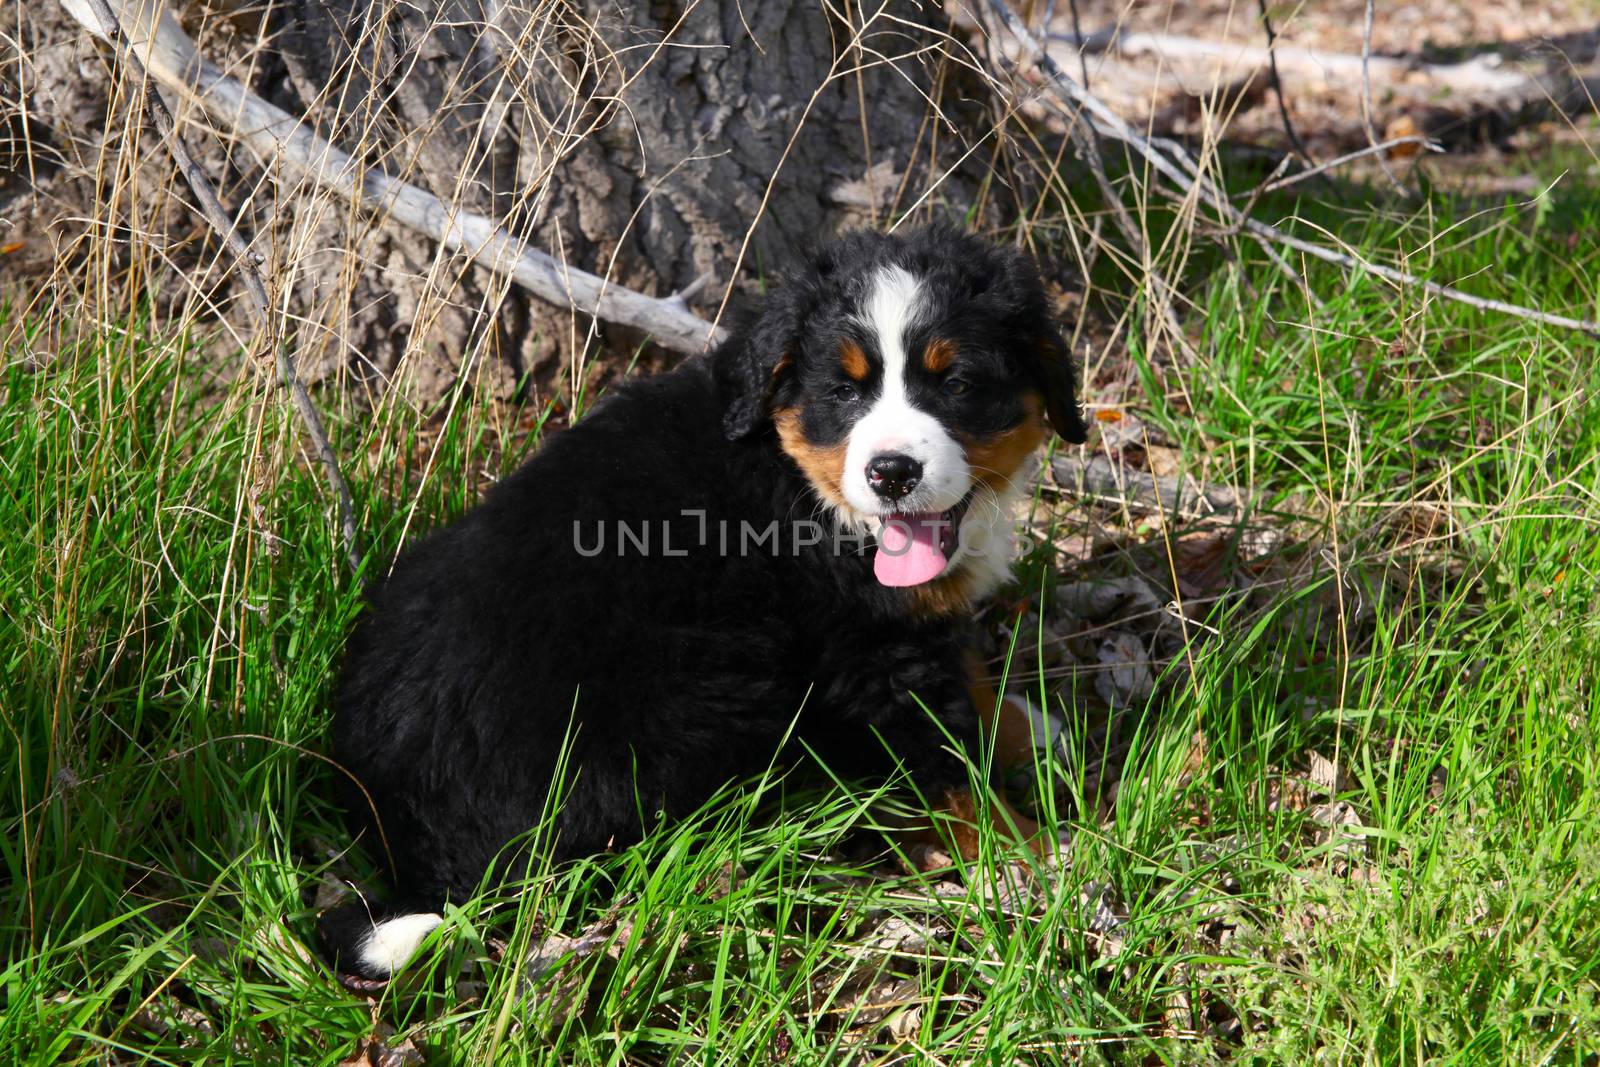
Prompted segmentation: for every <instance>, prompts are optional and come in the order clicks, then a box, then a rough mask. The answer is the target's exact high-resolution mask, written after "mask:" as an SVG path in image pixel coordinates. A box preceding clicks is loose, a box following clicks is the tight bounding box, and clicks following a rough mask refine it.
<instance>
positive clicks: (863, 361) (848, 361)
mask: <svg viewBox="0 0 1600 1067" xmlns="http://www.w3.org/2000/svg"><path fill="white" fill-rule="evenodd" d="M839 366H841V367H843V368H844V372H845V373H846V374H848V375H850V377H852V378H854V379H855V380H856V381H858V382H864V381H866V380H867V375H868V374H869V373H871V371H872V365H871V364H870V363H868V362H867V354H866V353H865V352H863V351H862V350H861V346H860V345H858V344H856V343H855V342H854V341H846V342H844V343H843V344H841V345H840V346H839Z"/></svg>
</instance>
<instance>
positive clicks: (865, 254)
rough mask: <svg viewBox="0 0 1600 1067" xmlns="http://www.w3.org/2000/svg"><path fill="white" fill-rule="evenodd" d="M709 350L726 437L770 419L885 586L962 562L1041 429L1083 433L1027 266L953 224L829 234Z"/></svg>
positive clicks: (1057, 342)
mask: <svg viewBox="0 0 1600 1067" xmlns="http://www.w3.org/2000/svg"><path fill="white" fill-rule="evenodd" d="M717 358H718V371H719V376H720V377H721V378H722V380H723V382H724V389H725V393H726V394H727V396H728V408H727V411H726V414H725V422H724V425H725V428H726V430H727V432H728V434H729V436H730V437H740V436H744V435H747V434H749V433H751V432H753V431H755V430H756V429H758V428H759V427H760V426H761V425H763V424H764V423H765V421H766V420H769V419H770V420H771V422H772V424H773V425H774V426H775V427H776V430H777V433H778V437H779V440H780V442H781V444H782V446H783V449H784V451H785V452H787V453H788V454H789V456H790V457H791V458H792V459H793V460H794V462H795V463H796V464H797V465H798V466H799V468H800V469H801V471H803V472H804V474H805V476H806V477H807V479H808V480H809V481H810V482H811V484H812V486H813V487H814V488H815V490H816V492H817V494H818V495H819V496H820V497H821V498H822V500H823V501H825V502H826V503H827V504H829V505H831V506H832V507H833V508H834V509H835V510H836V511H837V512H838V514H839V515H840V517H841V518H842V519H843V520H844V521H845V522H847V523H850V524H854V525H857V526H867V527H870V528H872V529H874V530H876V531H877V532H878V554H877V560H876V563H875V570H876V573H877V575H878V578H879V580H880V581H882V582H883V583H884V584H886V585H920V584H922V583H925V582H929V581H932V580H933V579H935V578H939V577H941V576H948V575H949V574H950V573H951V572H952V571H954V570H957V569H959V568H960V567H961V566H962V565H963V561H964V560H965V559H966V558H968V557H970V556H973V555H975V554H976V553H975V552H974V551H972V550H971V549H972V546H970V545H968V541H969V538H968V534H969V532H976V531H977V530H978V528H979V527H980V526H982V527H985V528H987V526H989V525H994V524H995V523H996V522H997V521H998V522H1002V523H1005V522H1008V521H1009V519H1008V517H1005V516H1003V515H1002V512H1003V509H1004V504H1005V500H1006V497H1007V496H1008V495H1009V493H1010V491H1011V490H1013V489H1014V488H1020V483H1021V481H1022V476H1023V474H1024V470H1023V468H1024V464H1025V462H1026V460H1027V458H1028V456H1029V454H1030V453H1032V451H1033V450H1034V449H1035V448H1036V447H1037V446H1038V445H1039V444H1040V443H1041V442H1042V441H1043V440H1044V439H1045V437H1046V435H1047V433H1048V430H1049V428H1054V430H1055V431H1056V432H1057V433H1059V434H1060V435H1061V436H1062V437H1064V438H1066V439H1067V440H1069V441H1082V440H1083V439H1084V436H1085V428H1084V425H1083V422H1082V420H1081V418H1080V417H1079V414H1078V406H1077V397H1076V394H1075V391H1074V385H1073V378H1074V372H1073V368H1072V364H1071V361H1070V359H1069V356H1068V353H1067V351H1066V348H1065V346H1064V344H1063V343H1062V341H1061V338H1060V335H1059V334H1058V333H1057V331H1056V329H1055V327H1054V325H1053V324H1052V322H1051V317H1050V313H1049V307H1048V303H1047V300H1046V298H1045V295H1044V291H1043V287H1042V286H1041V284H1040V281H1039V276H1038V273H1037V271H1036V270H1035V268H1034V267H1033V265H1032V263H1030V262H1029V261H1028V260H1027V259H1026V258H1025V257H1024V256H1022V255H1021V254H1020V253H1017V252H1015V251H1012V250H1009V249H1002V248H997V247H994V246H992V245H988V244H985V243H983V242H981V241H978V240H976V239H973V238H970V237H966V236H963V235H960V234H958V233H955V232H954V231H951V230H946V229H931V230H923V231H920V232H917V233H914V234H911V235H909V236H905V237H892V236H883V235H879V234H869V233H857V234H852V235H850V236H848V237H846V238H844V239H842V240H840V241H838V242H836V243H834V244H833V245H831V246H829V247H828V248H826V249H825V250H823V252H822V253H821V254H820V255H818V256H817V258H816V259H815V261H814V262H813V263H812V265H811V269H810V270H809V271H808V272H807V273H805V274H804V275H802V276H801V277H799V278H796V279H795V280H794V281H793V282H792V283H791V284H789V285H787V286H785V287H784V288H783V289H782V290H780V291H779V292H778V293H776V294H775V295H773V296H772V297H769V298H768V301H767V303H766V304H765V305H764V307H763V310H762V313H761V315H760V317H759V318H758V319H757V320H756V322H755V324H754V326H753V327H752V328H751V329H750V330H749V331H748V332H747V333H746V334H745V335H743V336H742V337H741V338H739V339H736V340H735V341H734V342H733V343H731V344H730V345H728V346H726V347H725V348H724V349H723V350H722V351H720V352H719V353H718V357H717ZM1008 545H1009V542H1008ZM979 547H981V546H979Z"/></svg>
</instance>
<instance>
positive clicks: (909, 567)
mask: <svg viewBox="0 0 1600 1067" xmlns="http://www.w3.org/2000/svg"><path fill="white" fill-rule="evenodd" d="M974 491H975V490H969V491H968V492H967V495H966V496H964V497H962V498H961V500H960V502H959V503H957V504H956V506H955V507H953V508H950V509H949V510H947V511H919V512H907V513H906V514H894V515H890V516H889V517H888V518H886V519H884V520H883V526H882V528H881V529H879V530H878V553H877V555H876V556H874V557H873V560H872V573H873V574H875V575H877V578H878V581H879V582H880V583H882V584H883V585H888V586H908V585H921V584H922V583H923V582H931V581H932V580H933V579H935V578H937V577H939V575H940V574H943V573H944V569H945V567H947V566H948V565H949V563H950V555H951V553H952V552H954V551H955V549H956V543H957V536H958V534H959V531H960V529H961V519H962V516H964V515H965V514H966V513H967V507H968V505H970V504H971V503H972V493H973V492H974Z"/></svg>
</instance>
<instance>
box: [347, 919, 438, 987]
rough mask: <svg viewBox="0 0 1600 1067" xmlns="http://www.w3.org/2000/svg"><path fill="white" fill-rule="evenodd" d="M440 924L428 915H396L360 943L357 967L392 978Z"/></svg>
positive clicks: (378, 926) (376, 926)
mask: <svg viewBox="0 0 1600 1067" xmlns="http://www.w3.org/2000/svg"><path fill="white" fill-rule="evenodd" d="M442 922H444V917H443V916H441V915H434V914H433V913H432V912H418V913H416V914H414V915H397V916H396V917H394V918H393V919H385V920H384V921H383V922H381V923H377V924H376V925H374V926H373V928H372V933H370V934H368V935H367V937H366V939H365V940H364V941H362V942H361V949H360V952H359V955H360V959H361V965H362V966H363V967H364V968H365V969H366V970H368V971H371V972H374V973H383V974H394V973H395V972H396V971H398V970H399V969H400V968H402V967H404V966H405V965H406V964H407V963H409V962H411V957H412V956H414V955H416V953H417V948H418V946H420V945H421V944H422V941H423V939H424V938H426V937H427V936H428V935H429V934H431V933H433V931H434V928H435V927H437V926H438V925H439V924H440V923H442Z"/></svg>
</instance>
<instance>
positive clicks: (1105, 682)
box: [1094, 630, 1156, 708]
mask: <svg viewBox="0 0 1600 1067" xmlns="http://www.w3.org/2000/svg"><path fill="white" fill-rule="evenodd" d="M1098 658H1099V660H1100V668H1101V669H1100V670H1098V671H1096V672H1095V676H1094V689H1095V692H1096V693H1098V694H1099V695H1100V699H1101V700H1104V701H1105V702H1106V703H1107V704H1110V705H1111V706H1112V707H1116V708H1129V707H1134V706H1136V705H1139V704H1143V703H1144V702H1145V701H1146V700H1149V699H1150V697H1151V695H1152V694H1153V693H1155V691H1156V678H1155V675H1154V674H1152V673H1151V672H1150V657H1149V654H1148V653H1147V652H1145V649H1144V644H1143V643H1142V642H1140V640H1139V639H1138V638H1137V637H1134V636H1133V635H1132V634H1130V633H1125V632H1123V631H1121V630H1116V631H1113V632H1112V633H1111V634H1109V635H1108V636H1107V637H1106V638H1105V639H1104V640H1102V641H1101V642H1100V650H1099V653H1098Z"/></svg>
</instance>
